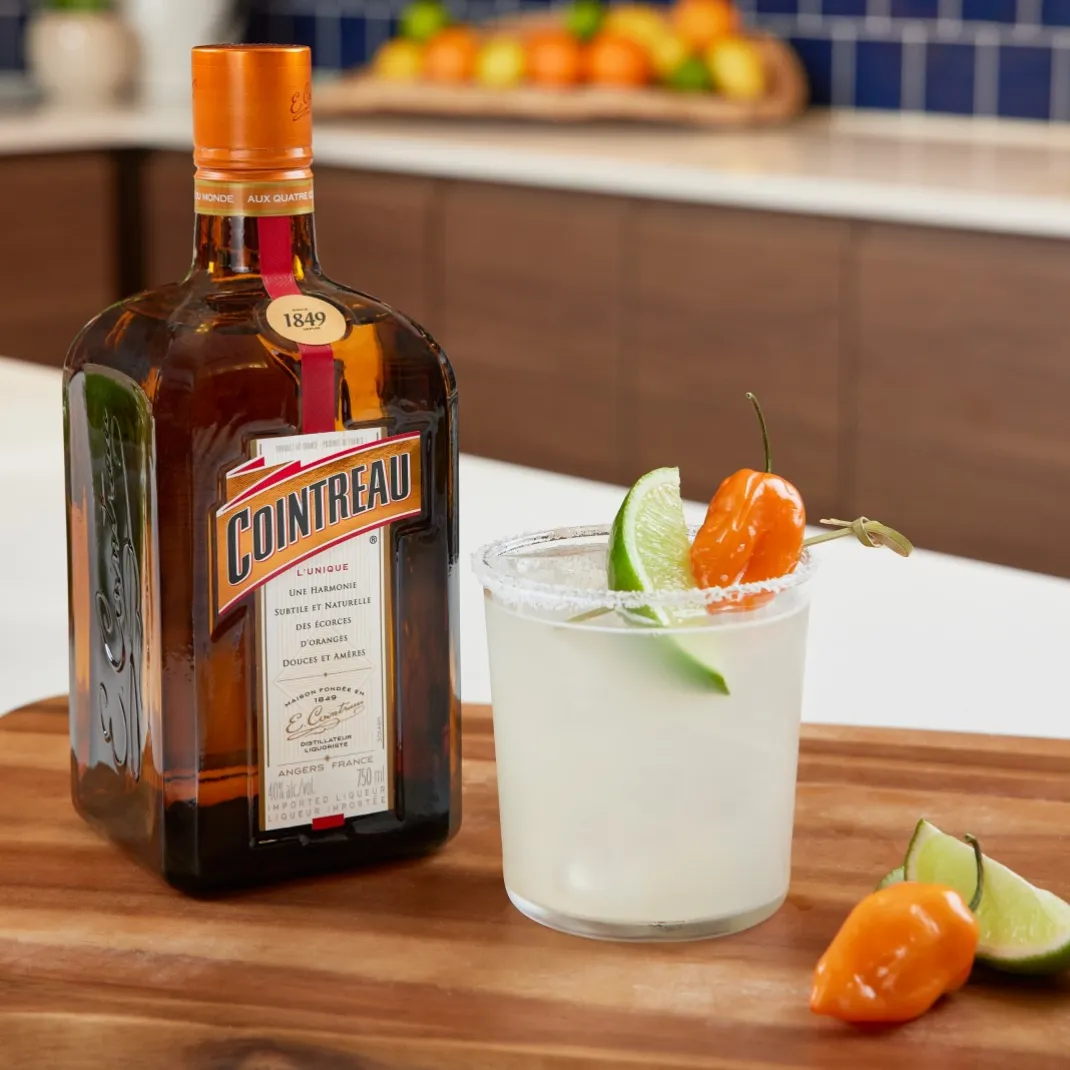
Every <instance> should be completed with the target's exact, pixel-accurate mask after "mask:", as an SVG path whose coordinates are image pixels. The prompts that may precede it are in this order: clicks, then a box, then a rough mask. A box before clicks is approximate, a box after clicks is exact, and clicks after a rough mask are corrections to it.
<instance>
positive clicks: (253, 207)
mask: <svg viewBox="0 0 1070 1070" xmlns="http://www.w3.org/2000/svg"><path fill="white" fill-rule="evenodd" d="M193 204H194V207H195V209H196V211H197V213H198V214H199V215H244V216H283V215H286V216H289V215H308V214H309V213H310V212H312V211H313V210H314V208H315V198H314V196H313V193H312V179H311V178H299V179H294V180H292V181H288V182H215V181H210V180H207V179H203V178H198V179H196V180H195V181H194V183H193Z"/></svg>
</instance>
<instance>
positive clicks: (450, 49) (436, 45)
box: [423, 26, 479, 83]
mask: <svg viewBox="0 0 1070 1070" xmlns="http://www.w3.org/2000/svg"><path fill="white" fill-rule="evenodd" d="M478 52H479V40H478V38H477V37H476V35H475V32H474V31H473V30H471V29H469V28H468V27H467V26H449V27H447V28H446V29H444V30H440V31H439V32H438V33H436V34H435V36H434V37H432V38H431V40H430V41H428V42H427V47H426V48H425V49H424V68H423V73H424V77H425V78H427V79H429V80H430V81H432V82H451V83H457V82H467V81H468V80H469V79H470V78H471V77H472V72H473V71H474V70H475V65H476V54H477V53H478Z"/></svg>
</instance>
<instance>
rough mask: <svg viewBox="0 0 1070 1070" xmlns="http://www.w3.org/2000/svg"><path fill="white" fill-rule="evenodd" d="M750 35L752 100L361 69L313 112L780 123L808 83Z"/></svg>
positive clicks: (328, 88)
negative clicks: (759, 94) (754, 53)
mask: <svg viewBox="0 0 1070 1070" xmlns="http://www.w3.org/2000/svg"><path fill="white" fill-rule="evenodd" d="M545 21H546V20H545V17H544V16H540V15H534V16H532V15H525V16H520V17H518V18H517V19H515V20H508V21H506V20H500V21H496V22H495V23H494V26H495V28H496V29H505V28H507V27H512V28H515V29H517V30H522V29H523V28H524V27H527V28H529V29H530V28H531V27H532V26H533V25H536V24H539V23H544V22H545ZM752 40H754V42H755V43H756V44H757V45H758V48H759V49H760V50H761V53H762V57H763V60H764V62H765V67H766V71H767V73H768V76H769V94H768V95H767V96H765V97H763V98H762V99H761V100H756V101H733V100H727V99H725V98H724V97H720V96H717V95H716V94H715V93H680V92H676V91H674V90H671V89H658V88H643V89H612V88H606V87H602V86H578V87H576V88H573V89H540V88H538V87H535V86H518V87H516V88H512V89H489V88H486V87H483V86H477V85H458V86H443V85H434V84H431V83H428V82H412V83H399V82H389V81H385V80H383V79H381V78H377V77H375V76H374V75H372V74H370V73H369V72H368V71H367V70H364V69H362V70H360V71H357V72H355V73H353V74H349V75H345V76H343V77H342V78H341V79H339V80H338V81H337V82H333V83H329V84H327V85H324V86H322V87H317V89H316V93H315V96H314V108H315V111H316V114H317V115H318V116H321V117H323V118H328V117H341V116H350V117H355V116H368V115H412V116H417V115H418V116H437V117H441V118H467V119H527V120H541V121H544V122H552V123H584V122H646V123H673V124H681V125H685V126H707V127H740V126H762V125H769V124H775V123H782V122H786V121H787V120H789V119H791V118H793V117H794V116H796V115H798V114H799V113H800V112H802V111H803V109H804V108H805V107H806V103H807V99H808V96H809V89H808V85H807V81H806V72H805V71H804V70H803V67H802V64H801V63H800V62H799V58H798V56H796V54H795V52H794V51H793V50H792V49H791V47H790V46H788V45H786V44H785V43H784V42H783V41H780V40H778V39H777V38H775V37H771V36H769V35H767V34H755V35H753V36H752Z"/></svg>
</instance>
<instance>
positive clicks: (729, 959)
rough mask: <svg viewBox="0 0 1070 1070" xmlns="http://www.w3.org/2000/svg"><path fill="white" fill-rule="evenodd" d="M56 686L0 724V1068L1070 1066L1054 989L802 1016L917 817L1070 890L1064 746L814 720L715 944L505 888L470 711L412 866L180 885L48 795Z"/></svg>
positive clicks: (482, 740) (976, 989) (61, 758)
mask: <svg viewBox="0 0 1070 1070" xmlns="http://www.w3.org/2000/svg"><path fill="white" fill-rule="evenodd" d="M65 709H66V707H65V703H64V702H62V701H54V702H49V703H43V704H40V705H38V706H35V707H33V708H31V709H28V710H25V711H22V712H19V713H15V714H12V715H10V716H9V717H6V718H4V719H3V720H0V1067H4V1068H6V1067H12V1068H16V1067H18V1068H23V1067H25V1068H33V1070H38V1068H41V1070H88V1068H92V1070H98V1068H100V1070H104V1068H108V1070H130V1068H132V1070H142V1068H144V1070H149V1068H152V1070H171V1068H175V1070H327V1068H330V1070H386V1068H391V1070H396V1068H409V1070H462V1068H463V1070H483V1068H499V1067H500V1068H503V1070H536V1068H537V1070H565V1068H568V1070H573V1068H591V1067H612V1068H629V1067H673V1068H676V1067H681V1068H682V1067H688V1068H694V1067H703V1068H715V1067H716V1068H724V1070H801V1068H807V1070H810V1068H814V1070H817V1068H820V1070H904V1068H907V1070H929V1068H932V1070H1008V1068H1011V1070H1034V1068H1047V1067H1051V1068H1053V1070H1054V1068H1057V1067H1067V1066H1070V981H1067V980H1063V979H1058V980H1054V981H1034V982H1023V981H1017V982H1014V981H1011V982H1008V981H1004V980H1000V979H998V978H994V977H992V976H989V975H986V976H982V977H980V978H977V979H975V980H974V981H973V982H971V984H970V985H969V986H968V987H967V989H965V990H963V991H962V992H960V993H959V994H957V995H956V996H954V997H953V998H952V999H950V1000H947V1001H945V1002H944V1003H943V1004H942V1005H941V1006H939V1007H938V1008H937V1009H936V1010H935V1011H934V1012H932V1013H930V1014H928V1015H926V1016H925V1017H924V1018H922V1019H920V1020H919V1021H917V1022H914V1023H912V1024H910V1025H908V1026H905V1027H903V1028H900V1029H898V1030H894V1031H889V1032H884V1033H880V1034H866V1033H861V1032H857V1031H855V1030H853V1029H851V1028H849V1027H845V1026H841V1025H840V1024H838V1023H835V1022H831V1021H828V1020H824V1019H819V1018H816V1017H814V1016H813V1015H811V1014H810V1012H809V1010H808V1009H807V997H808V992H809V982H810V975H811V970H812V968H813V965H814V962H815V961H816V960H817V958H818V956H819V955H820V953H821V951H822V950H823V949H824V947H825V945H826V944H827V943H828V941H829V939H830V938H831V937H832V935H833V933H834V932H835V931H836V929H837V927H838V926H839V924H840V922H841V921H842V919H843V917H844V915H845V914H846V913H847V911H848V910H849V908H850V907H851V906H852V904H853V903H854V902H855V901H856V900H857V899H859V898H860V897H861V896H862V895H864V894H865V893H866V892H867V891H868V890H870V888H871V887H872V885H873V884H874V882H875V881H876V880H877V879H878V878H879V877H880V876H881V875H882V874H883V873H884V871H885V870H887V869H889V868H890V867H891V866H892V865H894V864H895V863H897V862H898V861H899V860H900V857H901V855H902V853H903V849H904V847H905V845H906V842H907V839H908V837H909V833H910V830H911V827H912V826H913V824H914V822H915V820H916V819H917V817H918V816H919V815H921V814H925V815H927V816H928V817H930V818H931V819H933V820H934V821H936V822H937V823H938V824H939V825H941V826H944V827H945V828H947V829H948V830H954V831H957V832H962V831H972V832H974V833H976V834H977V835H978V836H979V837H981V840H982V842H983V843H984V845H985V847H986V848H987V849H988V850H989V851H990V852H991V853H993V854H994V855H996V856H997V857H999V858H1000V859H1001V860H1003V861H1005V862H1007V863H1008V864H1009V865H1011V866H1014V867H1016V868H1020V869H1021V870H1023V871H1024V872H1025V873H1026V874H1028V875H1029V876H1030V877H1032V878H1033V879H1034V880H1035V881H1037V882H1038V883H1040V884H1043V885H1047V886H1049V887H1051V888H1052V889H1054V890H1056V891H1061V892H1062V893H1063V894H1064V895H1065V894H1067V893H1070V850H1068V847H1070V835H1068V834H1070V742H1053V741H1050V740H1025V739H1007V738H996V737H985V736H965V735H963V736H956V735H946V734H936V733H926V732H893V731H878V730H862V729H844V728H817V727H811V728H807V729H806V731H805V732H804V737H803V744H802V756H801V764H800V784H799V797H798V816H797V822H796V841H795V869H794V874H793V880H792V889H791V895H790V898H789V900H788V902H787V904H786V905H785V906H784V907H783V909H782V910H781V911H780V912H779V913H778V914H777V915H776V916H775V917H774V918H772V919H771V920H770V921H768V922H766V923H765V924H764V925H762V926H760V927H758V928H757V929H754V930H752V931H750V932H748V933H744V934H742V935H740V936H736V937H732V938H729V939H724V940H715V941H706V942H701V943H691V944H672V945H662V946H655V945H621V944H602V943H594V942H591V941H587V940H580V939H576V938H574V937H568V936H562V935H560V934H558V933H554V932H551V931H549V930H547V929H543V928H541V927H540V926H538V925H535V924H534V923H532V922H529V921H527V920H526V919H525V918H523V917H522V916H521V915H520V914H518V913H517V912H516V911H515V910H513V909H512V907H511V906H510V905H509V902H508V900H507V899H506V896H505V892H504V889H503V887H502V879H501V867H500V856H499V842H498V817H497V809H496V801H495V781H494V753H493V741H492V735H491V725H490V718H489V713H488V711H487V710H486V709H485V708H480V707H470V708H468V709H467V710H466V711H465V723H464V727H465V744H464V745H465V776H464V788H465V807H466V809H465V814H464V826H463V828H462V830H461V833H460V835H459V836H458V837H457V839H456V840H455V841H454V842H453V843H452V844H450V845H449V846H448V847H447V848H446V849H445V850H444V851H442V852H440V853H439V854H437V855H435V856H433V857H430V858H428V859H425V860H422V861H418V862H411V863H405V864H403V865H395V866H390V867H386V868H382V869H378V870H375V871H367V872H364V873H359V874H348V875H344V876H339V877H333V878H328V879H319V880H316V881H302V882H300V883H293V884H289V885H286V886H280V887H274V888H268V889H263V890H258V891H255V892H251V893H242V894H240V895H237V896H234V897H232V898H227V899H222V900H217V901H215V902H197V901H193V900H189V899H185V898H183V897H182V896H180V895H179V894H178V893H176V892H172V891H171V890H170V889H168V888H167V887H166V886H165V885H164V884H163V883H162V882H161V881H159V880H158V879H157V878H155V877H154V876H152V875H150V874H148V873H145V872H142V871H141V870H140V869H138V868H137V866H136V865H135V864H134V863H132V862H130V861H128V860H127V859H126V858H125V857H124V856H122V855H121V854H119V853H118V851H116V850H115V849H113V848H112V847H110V846H109V845H107V844H106V843H104V842H102V841H101V840H100V839H98V838H97V837H96V836H95V835H94V834H93V833H92V832H90V830H89V829H88V828H87V827H85V826H84V825H83V824H82V822H81V821H80V819H79V818H77V817H76V815H75V814H74V812H73V810H72V809H71V806H70V803H69V802H68V798H67V776H68V760H67V739H66V730H67V729H66V717H65Z"/></svg>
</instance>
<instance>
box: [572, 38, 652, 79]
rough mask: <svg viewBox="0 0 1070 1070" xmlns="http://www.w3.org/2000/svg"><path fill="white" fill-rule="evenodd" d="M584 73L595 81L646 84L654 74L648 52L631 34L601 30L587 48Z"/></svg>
mask: <svg viewBox="0 0 1070 1070" xmlns="http://www.w3.org/2000/svg"><path fill="white" fill-rule="evenodd" d="M586 66H587V77H588V78H589V79H590V80H591V81H592V82H594V83H595V84H596V85H616V86H637V85H646V84H647V82H649V81H650V78H651V76H652V74H653V68H652V64H651V61H650V53H649V52H648V51H647V50H646V49H645V48H644V47H643V46H642V45H640V44H637V43H636V42H635V41H633V40H632V39H631V38H630V37H621V36H620V35H619V34H613V33H600V34H598V35H597V36H596V37H595V39H594V40H593V41H592V42H591V43H590V45H589V46H588V48H587V64H586Z"/></svg>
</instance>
